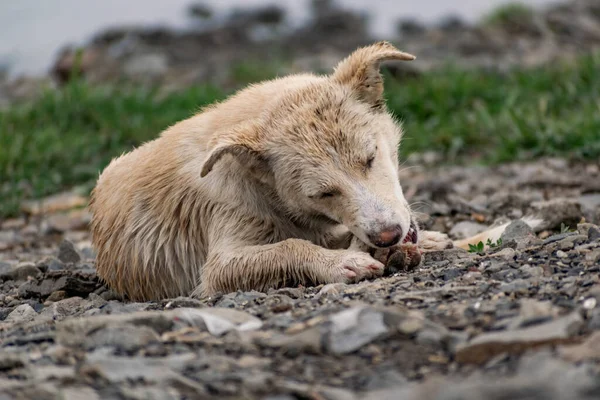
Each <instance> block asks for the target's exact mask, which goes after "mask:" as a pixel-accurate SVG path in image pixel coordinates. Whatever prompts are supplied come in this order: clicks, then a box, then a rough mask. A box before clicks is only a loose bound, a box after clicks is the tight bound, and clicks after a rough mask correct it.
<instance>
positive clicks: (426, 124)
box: [0, 0, 600, 220]
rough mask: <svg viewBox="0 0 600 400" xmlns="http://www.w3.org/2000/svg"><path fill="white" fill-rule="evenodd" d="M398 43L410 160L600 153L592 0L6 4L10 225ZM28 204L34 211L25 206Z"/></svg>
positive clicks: (395, 70) (397, 95)
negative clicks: (231, 110)
mask: <svg viewBox="0 0 600 400" xmlns="http://www.w3.org/2000/svg"><path fill="white" fill-rule="evenodd" d="M379 39H387V40H390V41H391V42H393V43H394V44H395V45H397V46H398V47H399V48H400V49H402V50H404V51H408V52H411V53H413V54H415V55H417V57H418V59H417V61H415V62H411V63H403V64H402V63H393V64H389V65H385V67H384V73H385V75H386V86H387V87H386V96H387V99H388V106H389V108H390V109H391V111H392V112H394V113H395V114H396V115H397V116H398V117H399V118H401V119H402V120H403V122H404V126H405V130H406V139H405V140H404V142H403V145H402V149H401V150H402V157H403V161H405V162H408V163H421V164H422V163H440V162H441V163H500V162H507V161H513V160H523V159H531V158H536V157H548V156H553V157H563V158H568V159H584V160H597V159H598V157H599V156H600V117H599V114H600V94H599V92H600V77H599V76H598V71H600V69H599V67H600V57H599V56H598V52H597V49H598V46H600V2H598V1H597V0H571V1H569V0H528V1H525V0H524V1H522V2H519V3H514V2H509V1H505V0H490V1H485V2H484V1H480V0H457V1H452V2H448V1H442V0H422V1H419V2H413V1H408V0H370V1H360V0H337V1H331V0H312V1H296V0H281V1H277V2H275V1H268V0H265V1H261V0H251V1H245V0H220V1H203V2H198V1H191V0H170V1H165V0H129V1H127V2H123V1H118V0H104V1H93V0H63V1H60V2H58V1H44V2H40V1H35V0H20V1H12V2H9V1H3V2H1V3H0V220H1V219H2V218H9V217H12V216H15V215H18V214H19V213H21V212H23V210H24V209H27V206H23V204H26V201H27V200H31V199H39V198H42V197H44V196H49V195H53V194H56V193H60V192H63V191H65V190H67V191H70V190H72V189H73V188H75V190H77V191H78V192H79V193H82V194H84V195H85V194H87V193H88V192H89V190H90V189H91V188H92V187H93V185H94V182H95V179H96V178H97V176H98V172H99V171H100V170H101V169H102V168H103V167H104V166H106V164H107V163H108V162H109V161H110V159H111V158H112V157H114V156H116V155H119V154H121V153H122V152H123V151H128V150H130V149H131V148H132V147H134V146H136V145H138V144H140V143H142V142H144V141H147V140H150V139H152V138H154V137H156V136H157V135H158V134H159V133H160V131H161V130H162V129H164V128H165V127H167V126H169V125H170V124H172V123H174V122H176V121H178V120H180V119H183V118H186V117H188V116H190V115H191V114H192V113H194V112H195V111H197V110H198V109H199V108H200V107H202V106H203V105H206V104H209V103H211V102H214V101H217V100H220V99H222V98H224V97H225V96H227V95H228V94H230V93H232V92H233V91H235V90H236V89H239V88H240V87H243V86H245V85H247V84H248V83H251V82H255V81H259V80H263V79H269V78H272V77H275V76H277V75H283V74H288V73H294V72H300V71H314V72H317V73H324V72H328V71H330V70H331V68H332V67H333V66H334V65H335V64H336V63H337V62H338V61H339V60H340V59H341V58H343V57H345V56H346V55H347V54H348V53H349V52H351V51H352V50H354V49H355V48H356V47H358V46H361V45H365V44H368V43H372V42H374V41H375V40H379ZM24 207H25V208H24Z"/></svg>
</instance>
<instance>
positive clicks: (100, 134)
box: [0, 55, 600, 217]
mask: <svg viewBox="0 0 600 400" xmlns="http://www.w3.org/2000/svg"><path fill="white" fill-rule="evenodd" d="M253 69H259V70H258V71H254V70H253ZM268 70H270V68H269V69H268ZM599 70H600V57H599V56H598V55H595V56H588V57H585V58H583V59H580V60H577V61H574V62H572V63H570V64H560V65H551V66H548V67H546V68H541V69H536V70H526V71H513V72H510V73H507V74H500V73H490V72H484V71H461V70H458V69H456V68H451V67H447V68H444V69H441V70H439V71H435V72H429V73H425V74H423V75H422V76H420V77H417V78H412V79H407V80H404V81H402V82H400V81H397V80H395V79H394V78H393V77H391V76H388V77H387V79H386V97H387V100H388V105H389V107H390V109H391V110H392V112H394V113H395V114H396V115H397V116H398V117H399V118H400V119H401V120H402V121H403V123H404V127H405V132H406V133H405V140H404V141H403V144H402V149H401V150H402V154H403V157H405V156H406V155H408V154H410V153H412V152H420V151H437V152H440V153H442V154H443V155H444V156H445V157H446V160H448V161H460V160H468V161H470V162H473V161H477V160H479V161H485V162H501V161H508V160H514V159H524V158H530V157H537V156H544V155H562V156H569V157H577V158H592V159H598V158H599V157H600V133H599V132H600V74H598V73H597V71H599ZM235 75H236V76H239V77H240V78H244V80H248V79H249V78H252V77H256V78H260V79H264V78H266V77H267V76H265V74H264V69H261V67H260V66H259V65H254V64H246V65H243V66H240V67H238V68H237V70H236V74H235ZM226 94H227V93H224V91H223V90H221V89H219V88H215V87H212V86H198V87H192V88H189V89H187V90H183V91H180V92H178V93H173V94H169V95H162V94H160V92H159V91H158V90H149V89H144V88H124V87H91V86H89V85H87V84H86V83H84V82H82V81H78V80H74V81H73V82H72V83H70V84H68V85H67V86H65V87H63V88H61V89H59V90H48V91H47V92H46V93H45V94H44V95H43V96H41V97H40V98H39V99H36V100H35V101H33V102H31V103H29V104H21V105H18V106H13V107H11V108H9V109H6V110H3V111H0V217H1V216H7V215H12V214H14V213H15V212H16V211H17V210H18V204H19V203H20V201H21V200H22V199H23V198H24V197H27V198H29V197H40V196H44V195H48V194H51V193H54V192H57V191H59V190H62V189H64V188H68V187H72V186H75V185H82V186H83V188H84V189H87V190H89V189H90V188H91V187H92V186H93V184H94V181H95V179H96V178H97V176H98V172H99V171H100V170H101V169H102V168H103V167H104V166H106V164H107V163H108V162H109V161H110V159H111V158H112V157H114V156H116V155H119V154H121V153H123V152H124V151H128V150H130V149H131V148H133V147H134V146H136V145H138V144H140V143H142V142H144V141H147V140H150V139H152V138H155V137H156V136H157V135H158V134H159V132H160V131H162V130H163V129H164V128H166V127H167V126H169V125H171V124H173V123H174V122H176V121H178V120H181V119H183V118H186V117H188V116H190V115H191V114H192V113H194V112H195V111H197V110H198V109H199V108H200V107H201V106H204V105H206V104H209V103H212V102H214V101H217V100H221V99H223V98H224V97H225V96H226Z"/></svg>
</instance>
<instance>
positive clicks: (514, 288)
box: [499, 279, 531, 293]
mask: <svg viewBox="0 0 600 400" xmlns="http://www.w3.org/2000/svg"><path fill="white" fill-rule="evenodd" d="M530 287H531V282H529V281H528V280H525V279H515V280H514V281H512V282H508V283H503V284H502V285H500V288H499V290H500V291H501V292H504V293H527V292H529V288H530Z"/></svg>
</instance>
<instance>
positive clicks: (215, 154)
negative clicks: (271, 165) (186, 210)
mask: <svg viewBox="0 0 600 400" xmlns="http://www.w3.org/2000/svg"><path fill="white" fill-rule="evenodd" d="M260 136H261V135H260V127H259V126H258V125H257V124H255V123H247V124H243V125H242V126H238V127H236V128H235V129H234V130H232V131H231V132H227V133H225V134H222V135H218V136H217V138H216V140H215V142H214V147H213V149H212V150H211V151H210V153H209V154H208V156H207V157H206V160H205V161H204V164H203V166H202V171H201V172H200V176H201V177H205V176H206V175H208V173H209V172H210V171H212V169H213V168H214V166H215V164H216V163H217V162H218V161H220V160H221V159H222V158H223V156H225V155H228V154H229V155H232V156H234V157H235V158H237V159H238V161H240V162H241V163H242V164H244V165H245V166H247V167H248V169H249V170H251V171H252V172H260V173H261V174H263V173H264V172H265V171H264V170H265V169H266V167H267V166H268V162H267V160H266V158H265V156H264V151H263V150H262V146H261V143H260Z"/></svg>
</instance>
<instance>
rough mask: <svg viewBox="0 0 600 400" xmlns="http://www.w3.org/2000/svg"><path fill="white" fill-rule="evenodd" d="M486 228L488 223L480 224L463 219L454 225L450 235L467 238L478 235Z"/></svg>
mask: <svg viewBox="0 0 600 400" xmlns="http://www.w3.org/2000/svg"><path fill="white" fill-rule="evenodd" d="M486 229H487V226H486V225H483V224H478V223H477V222H472V221H461V222H459V223H457V224H456V225H454V226H453V227H452V229H451V230H450V236H451V237H454V238H456V239H465V238H468V237H471V236H474V235H477V234H478V233H481V232H483V231H485V230H486Z"/></svg>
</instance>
